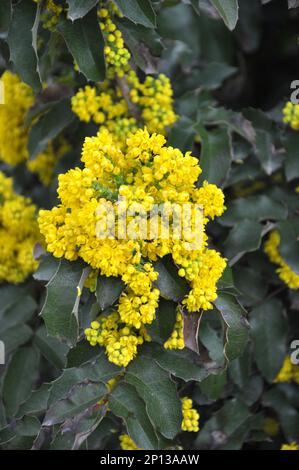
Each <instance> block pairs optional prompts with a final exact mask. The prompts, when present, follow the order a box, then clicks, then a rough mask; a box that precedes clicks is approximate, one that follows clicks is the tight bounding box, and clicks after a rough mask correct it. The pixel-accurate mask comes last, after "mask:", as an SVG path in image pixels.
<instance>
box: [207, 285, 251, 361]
mask: <svg viewBox="0 0 299 470" xmlns="http://www.w3.org/2000/svg"><path fill="white" fill-rule="evenodd" d="M215 305H216V308H217V310H219V312H220V314H221V316H222V318H223V321H224V322H225V324H226V344H225V346H224V354H225V357H226V358H227V360H228V361H232V360H234V359H236V358H237V357H239V356H241V355H242V353H243V351H244V349H245V346H246V344H247V342H248V329H249V324H248V321H247V320H246V317H245V313H246V312H245V310H244V309H243V308H242V307H241V305H240V304H239V302H238V301H237V300H236V298H235V297H234V296H232V295H230V294H220V295H219V296H218V298H217V299H216V300H215Z"/></svg>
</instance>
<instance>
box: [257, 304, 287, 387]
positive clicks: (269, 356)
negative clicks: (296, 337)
mask: <svg viewBox="0 0 299 470" xmlns="http://www.w3.org/2000/svg"><path fill="white" fill-rule="evenodd" d="M269 319H270V324H269ZM270 325H271V326H270ZM250 326H251V330H252V340H253V345H254V351H255V360H256V362H257V365H258V368H259V370H260V371H261V372H262V374H263V376H264V377H265V378H266V379H267V380H268V381H269V382H272V381H273V380H274V379H275V377H276V376H277V374H278V372H279V370H280V369H281V367H282V364H283V360H284V358H285V355H286V339H287V322H286V319H285V317H284V313H283V308H282V304H281V302H280V301H279V300H278V299H270V300H268V301H266V302H264V303H262V304H261V305H260V306H259V307H256V308H254V309H253V310H252V311H251V312H250Z"/></svg>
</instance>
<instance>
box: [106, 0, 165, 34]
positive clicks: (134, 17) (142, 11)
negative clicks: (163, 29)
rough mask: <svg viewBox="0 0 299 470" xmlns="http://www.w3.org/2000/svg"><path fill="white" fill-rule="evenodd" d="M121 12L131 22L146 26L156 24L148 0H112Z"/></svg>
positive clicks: (150, 26)
mask: <svg viewBox="0 0 299 470" xmlns="http://www.w3.org/2000/svg"><path fill="white" fill-rule="evenodd" d="M113 1H114V3H115V4H116V5H117V6H118V8H119V9H120V11H121V12H122V14H123V15H124V16H125V17H126V18H128V19H129V20H130V21H133V23H139V24H142V25H143V26H146V27H148V28H152V27H154V26H156V15H155V12H154V10H153V7H152V4H151V1H150V0H113Z"/></svg>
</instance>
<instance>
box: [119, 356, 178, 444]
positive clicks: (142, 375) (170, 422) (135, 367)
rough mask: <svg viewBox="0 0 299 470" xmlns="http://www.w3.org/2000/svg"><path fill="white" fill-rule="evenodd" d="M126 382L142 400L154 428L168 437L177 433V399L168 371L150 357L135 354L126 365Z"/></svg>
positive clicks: (172, 436) (170, 437) (171, 437)
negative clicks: (133, 358)
mask: <svg viewBox="0 0 299 470" xmlns="http://www.w3.org/2000/svg"><path fill="white" fill-rule="evenodd" d="M126 381H127V382H128V383H130V384H131V385H134V387H135V388H136V390H137V392H138V395H139V396H140V397H141V398H142V399H143V400H144V402H145V403H146V409H147V413H148V416H149V418H150V420H151V422H152V423H153V425H154V427H155V429H156V430H157V431H158V432H160V433H161V434H163V436H165V437H166V438H168V439H173V438H174V436H175V435H176V434H177V433H178V432H180V429H181V422H182V411H181V402H180V400H179V398H178V396H177V392H176V387H175V384H174V382H172V380H171V379H170V377H169V374H168V373H167V372H166V371H165V370H163V369H161V368H160V367H159V366H158V365H157V364H156V363H155V362H153V360H151V359H150V358H147V357H140V356H138V357H137V358H136V359H135V360H134V361H133V362H132V363H131V364H130V365H129V367H128V372H127V374H126Z"/></svg>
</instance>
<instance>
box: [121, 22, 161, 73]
mask: <svg viewBox="0 0 299 470" xmlns="http://www.w3.org/2000/svg"><path fill="white" fill-rule="evenodd" d="M116 24H117V27H118V28H119V29H120V31H121V32H122V34H123V37H124V41H125V44H126V46H127V47H128V48H129V49H130V52H131V53H132V55H133V58H134V62H135V63H136V65H137V66H138V67H139V68H140V69H141V70H143V72H144V73H146V74H149V73H157V72H158V69H157V62H158V58H157V56H160V55H161V52H162V50H163V45H162V42H161V38H160V36H159V34H157V32H156V31H155V30H154V29H149V28H145V27H144V26H142V25H136V24H134V23H132V22H131V21H129V20H127V19H126V18H117V19H116Z"/></svg>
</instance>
